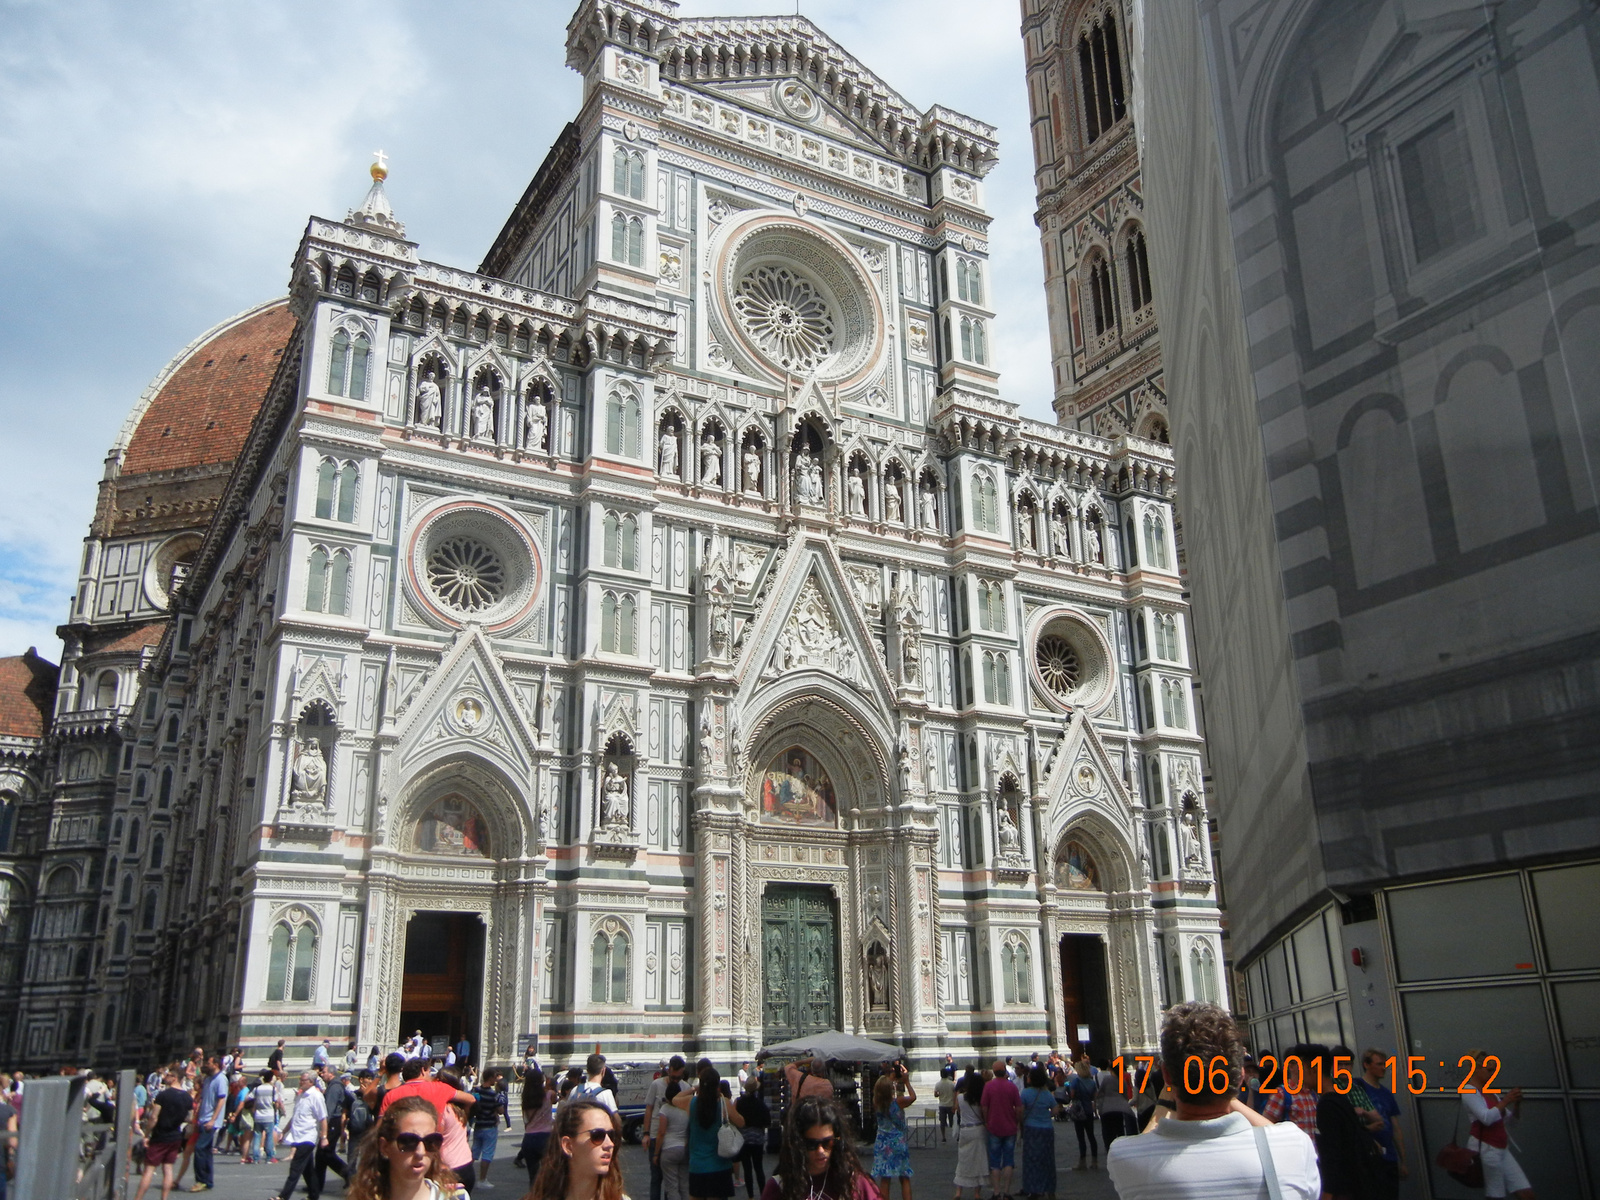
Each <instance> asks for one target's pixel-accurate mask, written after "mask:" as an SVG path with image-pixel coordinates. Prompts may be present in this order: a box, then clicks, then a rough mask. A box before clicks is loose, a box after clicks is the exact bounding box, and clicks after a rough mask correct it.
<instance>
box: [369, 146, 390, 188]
mask: <svg viewBox="0 0 1600 1200" xmlns="http://www.w3.org/2000/svg"><path fill="white" fill-rule="evenodd" d="M372 157H373V158H374V159H375V160H376V161H375V162H373V164H372V178H373V179H374V180H376V181H377V182H378V183H382V182H383V181H384V180H385V179H387V178H389V156H388V155H387V154H385V153H384V152H383V151H382V150H374V151H373V152H372Z"/></svg>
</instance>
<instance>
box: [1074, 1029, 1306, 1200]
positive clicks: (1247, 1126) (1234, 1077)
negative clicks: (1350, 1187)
mask: <svg viewBox="0 0 1600 1200" xmlns="http://www.w3.org/2000/svg"><path fill="white" fill-rule="evenodd" d="M1219 1058H1220V1059H1221V1060H1222V1061H1221V1062H1217V1061H1216V1060H1217V1059H1219ZM1195 1059H1197V1060H1198V1065H1197V1064H1196V1063H1195V1062H1194V1061H1192V1060H1195ZM1161 1065H1162V1068H1163V1070H1164V1071H1165V1073H1166V1077H1167V1081H1168V1082H1169V1083H1170V1084H1171V1086H1172V1090H1173V1095H1174V1097H1175V1099H1176V1106H1177V1110H1176V1112H1175V1113H1174V1114H1173V1115H1172V1116H1171V1117H1169V1118H1167V1119H1166V1120H1164V1121H1159V1122H1157V1123H1156V1126H1155V1128H1154V1129H1152V1130H1150V1131H1149V1132H1148V1133H1146V1134H1144V1135H1142V1136H1140V1137H1119V1138H1118V1139H1117V1140H1116V1141H1115V1142H1113V1143H1112V1145H1111V1148H1110V1149H1109V1150H1108V1151H1107V1153H1106V1169H1107V1170H1108V1171H1109V1172H1110V1173H1111V1182H1112V1183H1113V1184H1115V1185H1116V1189H1117V1195H1118V1196H1120V1197H1121V1200H1244V1198H1249V1197H1256V1196H1266V1195H1268V1190H1267V1182H1266V1178H1267V1175H1266V1173H1267V1171H1268V1170H1271V1171H1273V1173H1274V1174H1275V1175H1276V1176H1277V1180H1278V1185H1279V1188H1280V1190H1281V1192H1282V1195H1283V1198H1284V1200H1295V1198H1299V1200H1318V1198H1319V1197H1320V1196H1321V1194H1322V1177H1321V1175H1320V1174H1319V1173H1318V1171H1317V1151H1316V1147H1315V1146H1313V1145H1312V1143H1311V1139H1310V1138H1308V1137H1307V1136H1306V1135H1305V1134H1304V1133H1302V1132H1301V1131H1300V1129H1299V1127H1298V1126H1296V1125H1295V1124H1294V1122H1292V1121H1285V1122H1282V1123H1280V1124H1277V1125H1267V1124H1265V1118H1263V1117H1261V1116H1259V1115H1258V1114H1256V1113H1253V1112H1250V1111H1249V1110H1248V1109H1247V1108H1246V1107H1245V1106H1244V1105H1243V1104H1242V1103H1239V1101H1238V1091H1239V1086H1240V1084H1241V1083H1242V1082H1243V1080H1244V1043H1243V1041H1242V1040H1241V1039H1240V1037H1239V1028H1238V1026H1237V1025H1235V1024H1234V1021H1233V1018H1232V1017H1231V1016H1229V1015H1228V1014H1227V1013H1226V1012H1224V1011H1223V1010H1222V1009H1220V1008H1218V1007H1217V1006H1216V1005H1215V1004H1199V1003H1188V1004H1179V1005H1175V1006H1174V1007H1173V1008H1171V1009H1170V1010H1168V1012H1167V1016H1166V1020H1165V1021H1163V1022H1162V1025H1161ZM1185 1067H1187V1068H1188V1071H1187V1075H1186V1074H1185ZM1191 1083H1192V1084H1197V1085H1198V1087H1199V1090H1198V1091H1194V1092H1190V1091H1189V1090H1188V1085H1189V1084H1191Z"/></svg>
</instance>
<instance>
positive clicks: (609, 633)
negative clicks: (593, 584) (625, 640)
mask: <svg viewBox="0 0 1600 1200" xmlns="http://www.w3.org/2000/svg"><path fill="white" fill-rule="evenodd" d="M600 649H602V650H605V651H608V652H610V653H613V654H614V653H616V649H617V597H616V594H615V593H614V592H606V593H604V594H603V595H601V597H600Z"/></svg>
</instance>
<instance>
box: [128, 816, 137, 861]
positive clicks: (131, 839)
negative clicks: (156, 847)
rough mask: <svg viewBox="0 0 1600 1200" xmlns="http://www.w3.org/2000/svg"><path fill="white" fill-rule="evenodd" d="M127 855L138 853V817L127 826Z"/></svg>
mask: <svg viewBox="0 0 1600 1200" xmlns="http://www.w3.org/2000/svg"><path fill="white" fill-rule="evenodd" d="M128 853H129V854H137V853H139V818H138V817H135V818H134V819H133V823H132V824H131V825H129V826H128Z"/></svg>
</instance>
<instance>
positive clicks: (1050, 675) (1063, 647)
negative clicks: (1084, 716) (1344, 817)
mask: <svg viewBox="0 0 1600 1200" xmlns="http://www.w3.org/2000/svg"><path fill="white" fill-rule="evenodd" d="M1034 657H1035V658H1036V659H1037V660H1038V663H1039V674H1040V676H1041V677H1043V679H1044V685H1045V687H1047V688H1049V689H1050V690H1051V691H1052V692H1054V693H1055V694H1056V695H1057V696H1059V697H1060V698H1061V699H1063V700H1071V699H1072V693H1073V690H1074V689H1075V688H1076V687H1077V686H1078V680H1079V679H1080V678H1082V676H1083V664H1082V663H1080V662H1079V661H1078V653H1077V651H1076V650H1074V649H1073V648H1072V643H1071V642H1069V641H1067V639H1066V638H1064V637H1062V636H1061V635H1060V634H1058V633H1050V634H1046V635H1045V636H1044V637H1042V638H1040V639H1039V648H1038V649H1037V650H1036V651H1034Z"/></svg>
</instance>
